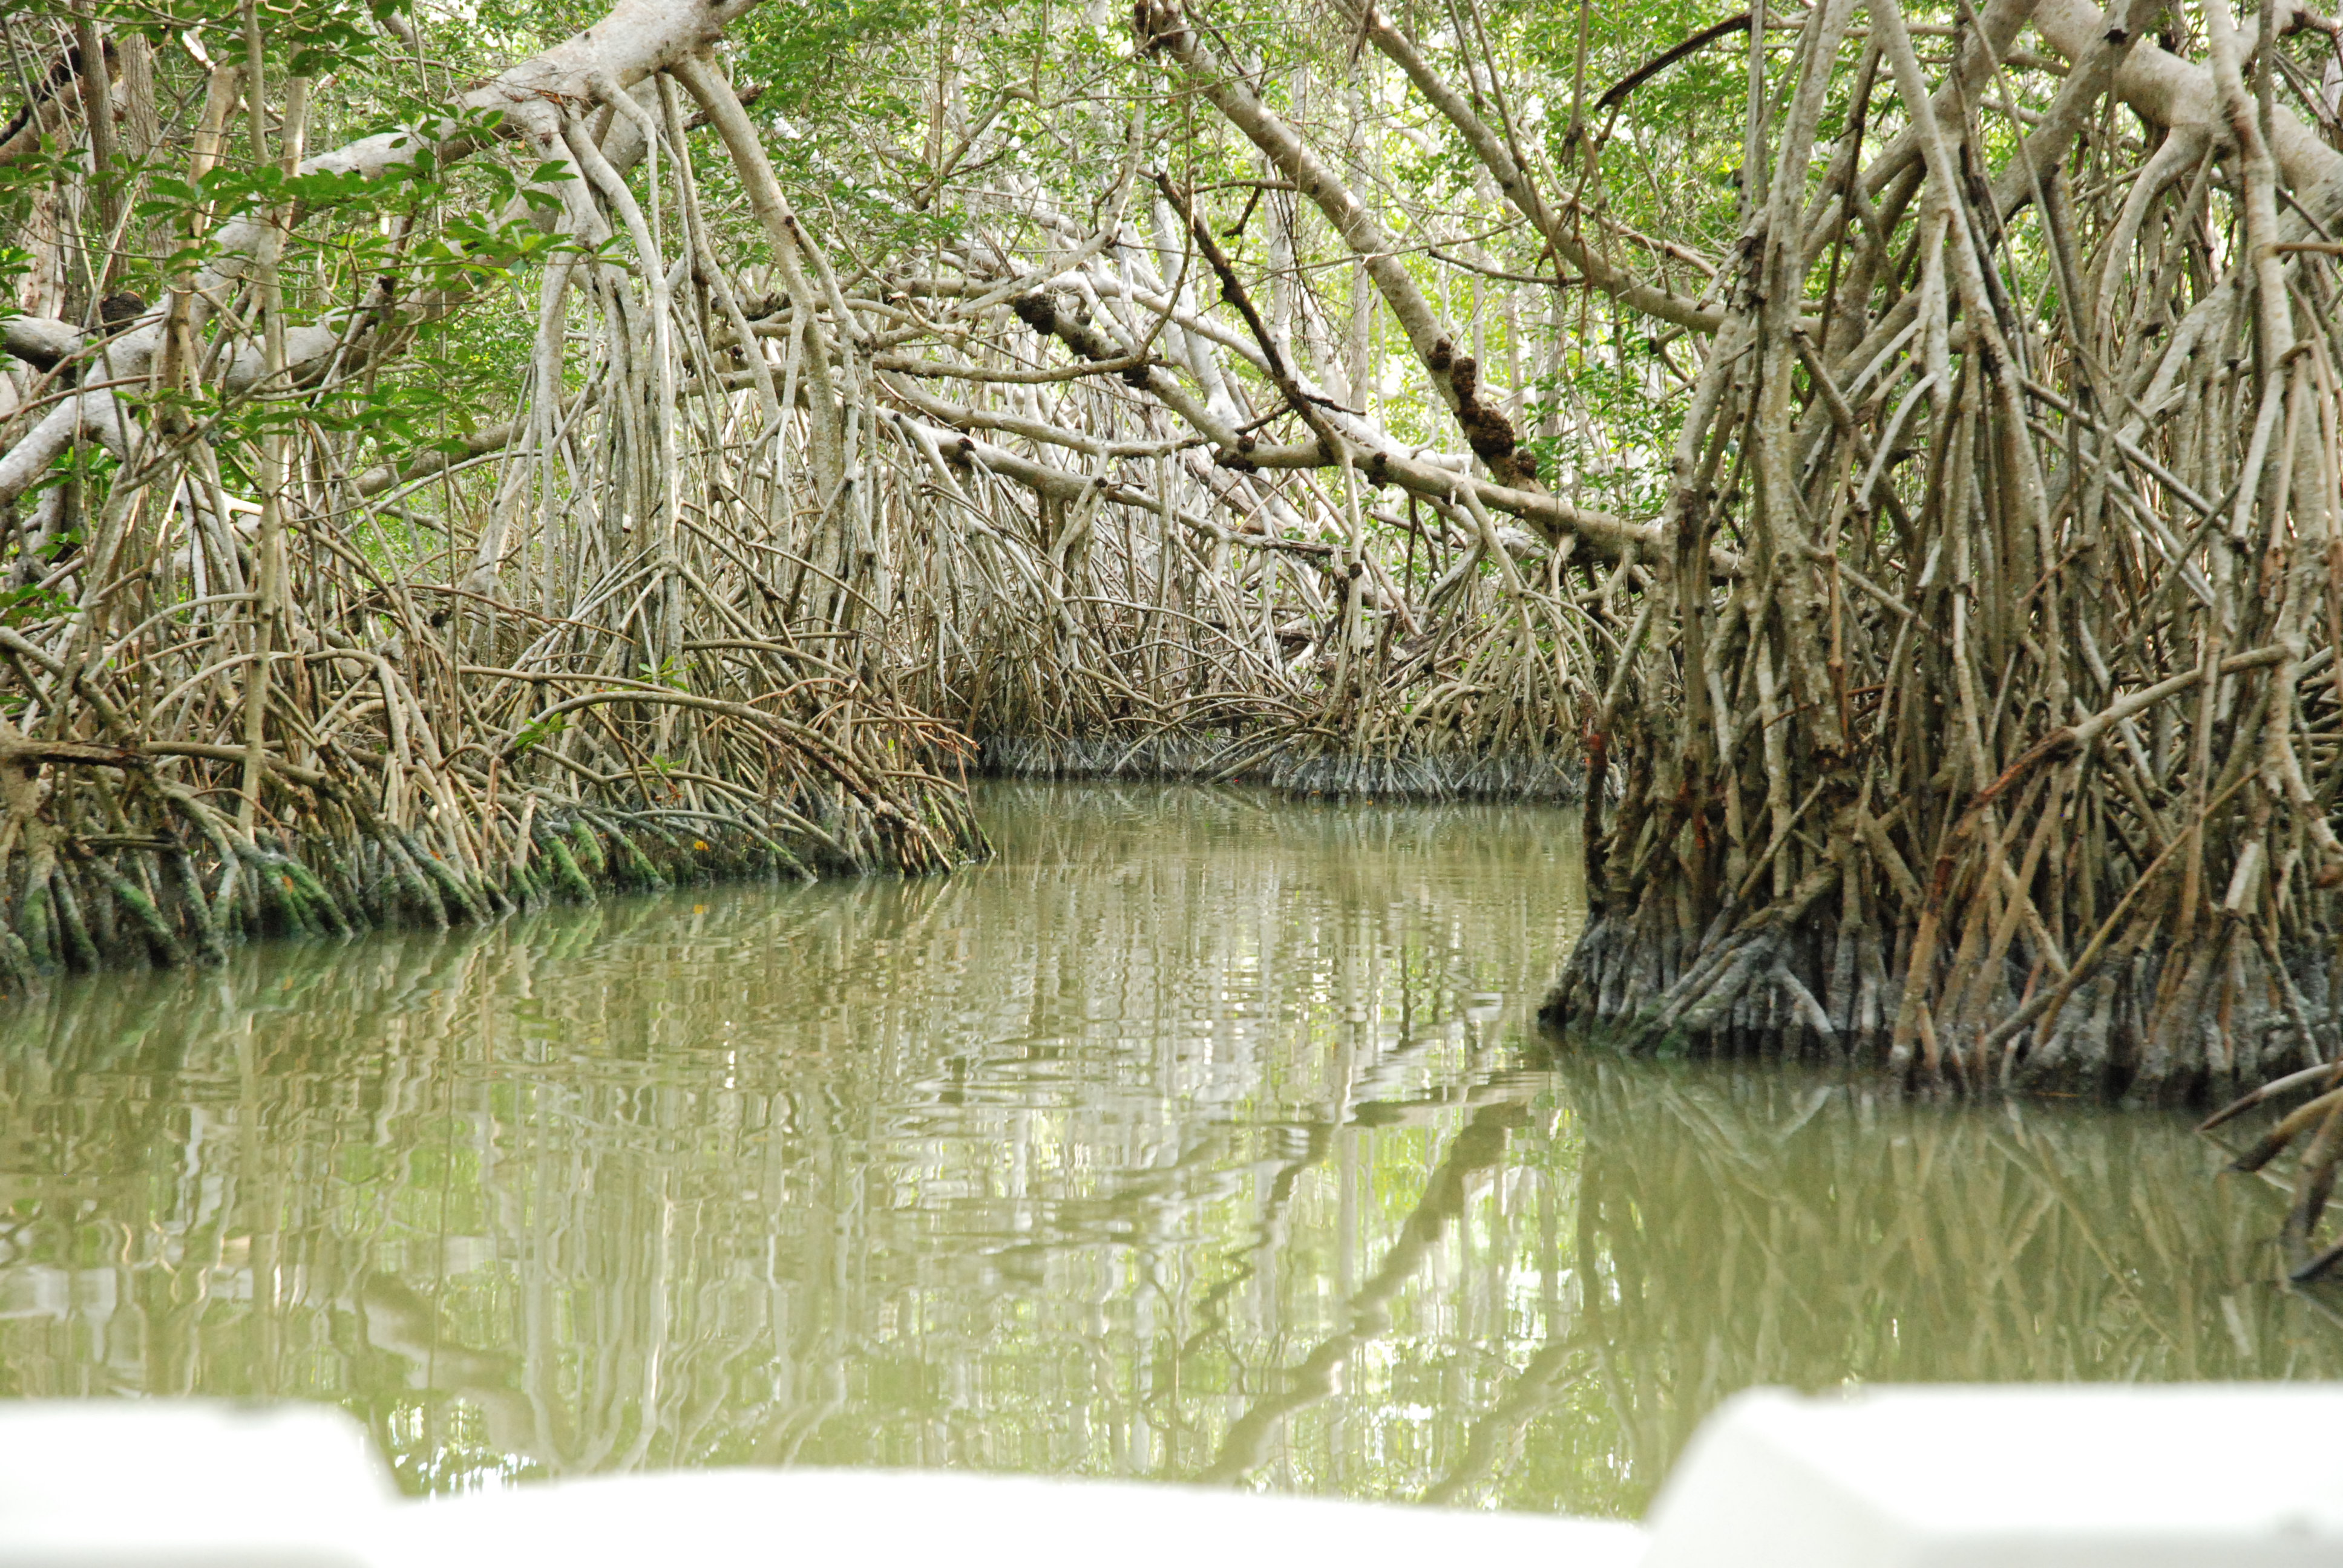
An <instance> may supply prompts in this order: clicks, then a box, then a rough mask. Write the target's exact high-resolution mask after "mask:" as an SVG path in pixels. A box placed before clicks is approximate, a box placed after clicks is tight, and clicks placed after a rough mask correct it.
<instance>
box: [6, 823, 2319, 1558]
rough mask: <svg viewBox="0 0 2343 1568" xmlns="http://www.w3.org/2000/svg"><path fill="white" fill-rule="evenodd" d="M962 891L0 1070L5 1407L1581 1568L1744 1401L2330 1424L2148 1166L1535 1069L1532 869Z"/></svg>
mask: <svg viewBox="0 0 2343 1568" xmlns="http://www.w3.org/2000/svg"><path fill="white" fill-rule="evenodd" d="M988 802H989V811H990V822H991V824H992V828H993V831H994V833H995V835H996V837H997V839H998V841H999V844H1000V847H1001V858H1000V859H999V861H998V862H997V863H996V864H993V865H990V866H988V867H985V868H983V869H979V870H975V871H971V872H969V873H967V874H965V875H960V876H955V877H952V878H950V879H937V880H930V881H925V882H918V883H908V884H906V883H891V882H872V883H863V884H858V885H846V884H830V885H824V886H820V887H814V888H804V889H798V888H788V889H768V888H754V889H728V890H712V891H699V892H691V893H681V894H676V895H671V896H663V897H659V898H647V899H641V900H630V901H627V902H623V903H619V904H616V905H612V906H609V907H605V908H602V909H598V910H571V911H566V912H559V913H555V914H550V915H546V916H540V917H537V918H534V919H529V920H520V921H517V922H514V923H512V924H509V925H507V926H505V927H502V928H499V929H498V930H493V931H490V932H488V933H485V934H473V935H462V934H458V935H454V936H447V937H397V938H382V939H374V940H367V941H364V942H360V943H357V944H354V945H351V946H347V947H340V946H333V945H327V944H315V945H303V946H277V947H274V948H267V949H261V950H252V951H247V952H246V953H243V954H241V955H239V956H238V957H237V958H236V960H235V961H234V962H233V963H232V964H231V965H230V967H229V968H228V969H227V970H225V971H224V972H220V973H216V974H209V975H202V976H195V975H184V974H172V975H157V976H151V977H133V978H129V979H124V978H122V977H109V978H107V979H105V980H99V981H91V982H85V983H78V984H75V985H73V986H71V987H67V988H65V990H63V992H62V994H61V995H60V996H58V997H57V998H55V1000H53V1001H51V1002H49V1003H46V1004H44V1005H42V1006H40V1007H38V1008H35V1009H30V1010H22V1009H20V1010H16V1011H14V1012H12V1013H9V1014H7V1015H5V1017H0V1392H5V1393H9V1394H116V1393H158V1394H159V1393H186V1392H206V1393H220V1394H245V1393H257V1394H280V1395H300V1396H305V1397H313V1398H320V1399H327V1400H333V1401H337V1402H340V1403H342V1404H344V1405H346V1406H347V1407H348V1408H349V1409H351V1410H352V1411H354V1412H357V1413H358V1414H359V1415H360V1416H362V1417H363V1418H364V1419H366V1420H367V1422H370V1423H372V1424H373V1426H374V1427H375V1428H376V1430H377V1432H378V1433H379V1434H380V1437H381V1439H382V1441H383V1442H384V1444H385V1446H386V1448H387V1450H388V1451H389V1452H391V1453H392V1454H393V1455H394V1456H395V1458H396V1462H397V1465H398V1467H399V1469H400V1472H401V1474H402V1478H403V1479H404V1480H405V1481H406V1483H407V1484H408V1485H410V1486H412V1487H415V1488H417V1489H443V1488H449V1487H458V1486H465V1485H470V1484H478V1483H483V1482H488V1481H493V1480H495V1479H497V1478H499V1477H508V1476H509V1477H518V1476H532V1475H545V1474H566V1473H580V1472H587V1471H598V1470H613V1469H623V1468H628V1467H633V1466H663V1465H677V1464H727V1463H745V1462H761V1463H785V1462H799V1463H816V1462H819V1463H830V1464H841V1463H842V1464H923V1465H952V1466H968V1467H975V1468H985V1469H1006V1470H1028V1471H1041V1472H1051V1473H1080V1474H1091V1475H1119V1476H1149V1477H1161V1478H1181V1479H1196V1478H1222V1479H1228V1480H1241V1481H1243V1482H1246V1483H1252V1484H1258V1485H1266V1486H1271V1487H1277V1488H1283V1489H1290V1490H1294V1491H1303V1492H1328V1493H1347V1494H1351V1495H1353V1496H1360V1497H1376V1498H1386V1497H1396V1498H1430V1499H1434V1500H1443V1501H1448V1502H1453V1503H1502V1504H1504V1505H1506V1506H1512V1507H1521V1508H1534V1509H1556V1508H1559V1509H1568V1510H1571V1511H1574V1512H1584V1513H1634V1512H1636V1511H1638V1510H1639V1509H1640V1508H1641V1507H1642V1505H1643V1503H1644V1501H1645V1499H1646V1498H1647V1497H1648V1495H1649V1493H1650V1491H1651V1489H1652V1487H1653V1486H1654V1484H1655V1483H1656V1482H1657V1480H1658V1479H1659V1478H1660V1476H1661V1475H1662V1474H1664V1471H1665V1468H1666V1465H1667V1463H1668V1462H1669V1461H1670V1459H1671V1458H1672V1456H1673V1455H1674V1452H1676V1450H1677V1449H1678V1448H1679V1447H1680V1445H1681V1444H1682V1442H1683V1441H1684V1437H1685V1436H1686V1435H1687V1434H1688V1433H1689V1432H1690V1430H1691V1428H1692V1426H1693V1425H1694V1422H1696V1421H1697V1420H1698V1418H1699V1417H1700V1415H1701V1414H1702V1413H1703V1412H1704V1411H1705V1410H1707V1409H1708V1408H1709V1407H1710V1406H1711V1405H1713V1404H1714V1403H1715V1401H1717V1400H1718V1399H1720V1398H1722V1397H1723V1396H1724V1395H1725V1394H1727V1393H1729V1392H1733V1391H1734V1390H1735V1389H1738V1388H1741V1387H1744V1386H1746V1385H1748V1384H1750V1383H1753V1382H1787V1383H1795V1384H1800V1385H1805V1386H1819V1385H1825V1384H1830V1383H1834V1382H1839V1381H1841V1380H1844V1379H1850V1378H1859V1379H1873V1380H1908V1379H1936V1378H1985V1379H2013V1378H2053V1379H2063V1378H2158V1379H2160V1378H2222V1377H2287V1376H2312V1375H2317V1376H2332V1375H2335V1374H2336V1373H2337V1372H2338V1363H2343V1330H2338V1329H2336V1328H2333V1327H2331V1326H2329V1323H2328V1321H2327V1320H2326V1319H2324V1318H2322V1317H2320V1316H2318V1315H2317V1313H2316V1312H2315V1310H2314V1308H2313V1307H2311V1306H2310V1305H2308V1304H2306V1303H2303V1302H2299V1301H2298V1300H2297V1299H2295V1298H2292V1297H2289V1296H2287V1295H2285V1294H2283V1293H2281V1292H2278V1291H2277V1290H2275V1289H2274V1288H2273V1287H2272V1286H2271V1285H2270V1284H2269V1283H2268V1281H2269V1280H2270V1279H2271V1277H2272V1275H2273V1273H2274V1270H2273V1268H2272V1266H2271V1261H2270V1257H2269V1254H2268V1250H2267V1247H2266V1245H2265V1241H2264V1238H2266V1237H2267V1235H2268V1233H2269V1231H2271V1230H2272V1229H2273V1227H2274V1225H2275V1222H2276V1219H2277V1214H2278V1203H2277V1201H2276V1200H2275V1199H2274V1198H2273V1197H2272V1195H2271V1194H2270V1193H2269V1192H2268V1190H2267V1189H2265V1188H2261V1187H2258V1186H2255V1185H2252V1184H2249V1183H2242V1182H2239V1181H2237V1180H2236V1179H2225V1180H2223V1181H2215V1180H2214V1179H2213V1177H2212V1174H2211V1171H2212V1170H2213V1168H2214V1166H2215V1164H2216V1163H2217V1156H2216V1155H2215V1153H2214V1152H2213V1151H2210V1150H2209V1149H2208V1148H2207V1146H2205V1145H2204V1144H2203V1143H2201V1142H2200V1141H2197V1140H2195V1139H2194V1138H2192V1137H2191V1136H2190V1135H2189V1134H2188V1133H2187V1130H2186V1128H2185V1126H2184V1125H2183V1124H2182V1123H2180V1122H2179V1121H2175V1120H2168V1119H2166V1118H2162V1117H2152V1116H2129V1117H2122V1116H2111V1115H2107V1114H2101V1113H2097V1112H2085V1111H2061V1110H2059V1109H2057V1108H2055V1107H2053V1108H2044V1107H2040V1106H2028V1107H2025V1108H2022V1109H2007V1108H2004V1109H1994V1110H1987V1111H1977V1110H1965V1109H1958V1108H1952V1109H1946V1108H1938V1107H1921V1106H1907V1105H1899V1104H1895V1103H1892V1102H1888V1101H1881V1100H1877V1099H1875V1098H1874V1097H1872V1096H1871V1095H1869V1094H1867V1093H1865V1092H1864V1091H1860V1090H1849V1089H1845V1088H1835V1087H1833V1086H1831V1085H1828V1084H1825V1083H1819V1082H1816V1081H1813V1080H1810V1079H1805V1078H1797V1077H1793V1076H1789V1075H1785V1074H1781V1073H1768V1072H1737V1073H1726V1072H1721V1071H1715V1070H1699V1069H1690V1068H1683V1067H1674V1068H1671V1067H1664V1066H1643V1065H1634V1066H1629V1065H1624V1064H1620V1063H1617V1062H1613V1061H1603V1062H1590V1061H1566V1062H1560V1063H1557V1062H1555V1061H1554V1060H1552V1059H1551V1058H1550V1057H1549V1056H1548V1055H1547V1054H1546V1053H1545V1052H1544V1050H1543V1049H1542V1048H1541V1047H1540V1046H1539V1044H1538V1043H1537V1041H1536V1039H1535V1037H1534V1034H1533V1033H1532V1032H1531V1031H1530V1028H1529V1015H1530V1012H1531V1010H1532V1008H1533V1007H1534V1002H1535V998H1536V995H1537V992H1538V990H1539V989H1540V988H1541V987H1542V986H1543V984H1544V981H1545V980H1546V979H1547V978H1548V976H1549V975H1550V973H1551V970H1552V969H1553V966H1554V962H1555V960H1556V958H1557V956H1558V955H1559V954H1560V952H1561V951H1562V950H1563V949H1564V945H1565V944H1566V942H1567V940H1568V939H1569V937H1570V936H1571V935H1572V933H1573V932H1574V930H1575V921H1576V919H1577V911H1578V907H1579V890H1578V887H1577V884H1576V880H1575V875H1574V867H1575V865H1576V840H1575V835H1574V828H1573V826H1572V823H1571V820H1570V819H1569V818H1568V817H1567V816H1565V815H1564V814H1561V813H1558V812H1550V811H1544V810H1530V809H1499V808H1469V809H1456V808H1444V809H1433V808H1426V809H1378V808H1364V809H1362V808H1356V807H1341V808H1338V807H1332V806H1313V805H1297V804H1291V803H1281V802H1278V801H1274V800H1272V799H1267V798H1264V797H1261V796H1255V795H1243V794H1214V793H1207V792H1203V791H1197V790H1184V789H1127V788H1125V789H1090V788H1071V787H1070V788H1028V787H999V788H995V789H992V790H991V791H990V793H989V795H988Z"/></svg>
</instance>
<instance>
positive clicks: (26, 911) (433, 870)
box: [0, 804, 981, 999]
mask: <svg viewBox="0 0 2343 1568" xmlns="http://www.w3.org/2000/svg"><path fill="white" fill-rule="evenodd" d="M535 816H536V821H535V824H534V830H533V832H532V833H531V834H530V836H528V837H527V838H524V839H519V840H518V843H517V844H515V845H512V846H509V847H500V848H501V849H502V853H501V854H500V856H499V858H498V859H497V860H496V862H495V863H494V864H493V865H492V866H490V867H488V868H486V869H471V868H468V867H466V866H464V865H461V864H460V863H458V862H456V861H453V860H451V859H449V858H447V857H446V856H444V855H442V854H438V853H435V852H433V851H432V850H431V849H428V848H427V846H426V845H424V844H423V843H422V842H421V841H420V839H418V838H417V835H416V834H415V833H414V832H412V831H411V830H408V829H399V828H394V827H390V826H387V825H386V824H381V823H374V824H371V825H370V826H369V827H368V828H367V829H359V830H357V831H354V832H350V833H347V834H344V835H335V834H332V833H327V832H323V831H321V832H318V833H317V834H314V835H312V836H309V837H307V838H303V839H293V840H291V841H290V842H289V843H286V844H272V843H270V842H267V841H266V840H262V839H256V840H255V841H253V842H251V843H248V844H246V845H242V846H239V847H237V848H236V849H235V851H234V855H233V858H232V859H227V860H225V861H223V860H222V859H219V858H218V856H217V855H216V852H215V851H214V850H213V849H211V848H210V846H208V845H206V844H202V843H200V842H198V843H195V844H187V843H181V842H176V841H174V840H173V839H167V838H162V837H156V838H151V839H141V840H138V841H136V842H126V841H124V839H123V837H122V836H119V835H115V836H109V837H108V838H106V839H93V840H89V841H86V842H85V841H81V840H76V839H65V845H64V847H65V850H66V853H65V854H64V855H62V856H60V857H59V858H58V859H56V860H55V863H54V864H53V865H51V866H50V867H49V868H48V869H47V870H46V873H45V877H44V878H43V879H41V880H40V881H39V882H38V883H37V884H35V883H33V882H32V879H30V878H29V877H23V878H19V879H15V880H14V881H12V882H11V883H10V884H9V885H8V887H7V889H6V893H5V897H4V898H0V999H5V998H6V997H8V996H11V995H24V994H26V993H29V992H32V991H35V990H38V989H40V988H41V987H43V986H44V985H45V983H47V981H49V980H51V979H52V978H53V977H55V976H57V975H59V974H62V973H66V972H86V971H89V970H97V969H101V968H146V967H154V968H170V967H174V966H178V965H183V964H196V965H216V964H217V963H219V962H221V961H223V960H224V959H225V958H226V948H227V946H228V945H229V944H231V943H235V942H241V941H250V940H264V939H269V938H282V937H309V938H324V937H333V938H343V939H347V938H350V937H354V936H357V935H358V934H361V933H362V932H364V931H367V930H383V929H399V928H418V927H419V928H428V929H433V930H449V929H452V928H458V927H464V926H480V925H486V924H488V923H492V922H494V921H496V920H500V919H503V918H506V917H508V916H509V915H513V914H516V913H521V912H526V911H531V910H542V909H545V908H547V907H548V906H550V905H552V904H555V903H559V902H576V903H593V902H596V901H598V900H600V899H602V898H605V897H608V896H611V895H615V894H623V893H634V892H658V891H663V890H669V889H671V888H674V887H678V886H692V885H700V884H709V883H716V882H742V881H772V880H783V879H786V880H791V881H802V880H806V879H810V878H811V877H812V875H813V873H812V872H811V871H810V870H809V864H823V865H840V862H839V861H838V859H837V849H836V845H837V844H838V843H839V842H840V841H841V839H855V838H860V837H864V836H866V835H865V834H860V833H857V832H855V831H854V830H853V829H850V828H846V826H845V822H844V819H843V814H840V815H839V816H837V817H834V819H833V820H832V822H831V824H830V830H829V831H825V832H819V833H813V834H806V833H796V832H792V831H791V830H790V829H789V828H788V827H786V826H782V825H781V824H780V823H778V822H776V821H775V820H773V819H771V818H769V817H765V816H760V815H758V814H754V813H750V812H748V811H741V812H739V813H738V814H736V815H734V816H732V817H729V818H725V817H719V816H717V815H715V814H713V813H708V812H697V811H673V812H661V811H659V810H657V809H651V810H647V811H641V812H629V813H626V814H625V815H624V817H623V819H622V818H621V817H620V816H618V814H615V813H608V812H604V811H599V810H594V809H587V808H582V807H578V806H576V805H574V804H569V805H560V804H556V805H552V806H549V807H548V808H547V809H544V810H541V811H538V812H537V813H535ZM841 829H842V831H841ZM953 842H954V843H955V844H956V846H957V847H958V848H959V849H960V850H961V851H962V852H964V853H970V854H973V853H976V852H979V851H980V849H981V842H980V839H974V838H973V837H970V833H969V832H968V831H962V832H960V833H958V834H956V835H955V836H954V839H953ZM840 869H865V870H867V869H880V868H878V867H876V866H870V865H851V866H841V867H840ZM206 882H215V883H216V885H217V886H218V887H220V888H221V889H222V893H221V894H220V896H218V897H217V898H216V899H215V898H207V897H206V895H205V892H204V887H205V884H206ZM336 889H338V890H339V891H338V892H337V891H336Z"/></svg>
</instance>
